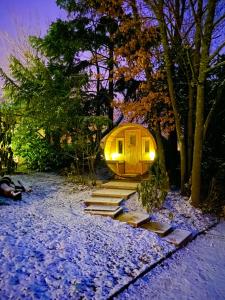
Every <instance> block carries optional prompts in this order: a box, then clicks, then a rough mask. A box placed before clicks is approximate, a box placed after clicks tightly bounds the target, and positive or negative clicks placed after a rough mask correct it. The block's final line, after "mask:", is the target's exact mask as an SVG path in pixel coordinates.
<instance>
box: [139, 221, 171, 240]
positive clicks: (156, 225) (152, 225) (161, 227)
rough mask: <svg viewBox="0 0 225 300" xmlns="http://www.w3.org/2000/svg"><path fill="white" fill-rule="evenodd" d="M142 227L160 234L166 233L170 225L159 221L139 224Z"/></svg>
mask: <svg viewBox="0 0 225 300" xmlns="http://www.w3.org/2000/svg"><path fill="white" fill-rule="evenodd" d="M141 227H142V228H144V229H147V230H150V231H152V232H155V233H157V234H159V235H160V236H164V235H166V234H167V233H168V232H169V231H170V230H171V229H172V227H171V226H170V225H169V224H167V223H161V222H153V221H150V222H147V223H145V224H143V225H142V226H141Z"/></svg>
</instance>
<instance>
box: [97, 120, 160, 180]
mask: <svg viewBox="0 0 225 300" xmlns="http://www.w3.org/2000/svg"><path fill="white" fill-rule="evenodd" d="M102 147H103V148H104V156H105V160H106V163H107V165H108V166H109V168H110V169H111V170H112V171H113V172H114V173H116V174H117V175H119V176H121V177H136V176H140V175H143V174H144V173H146V172H147V171H148V170H149V167H150V165H151V164H152V162H153V161H154V159H155V152H156V143H155V140H154V138H153V136H152V135H151V133H150V132H149V131H148V130H147V129H146V128H145V127H143V126H141V125H139V124H131V123H127V124H122V125H120V126H118V127H116V128H115V129H113V130H112V131H111V132H110V133H109V134H108V135H107V136H106V137H105V138H104V140H103V142H102Z"/></svg>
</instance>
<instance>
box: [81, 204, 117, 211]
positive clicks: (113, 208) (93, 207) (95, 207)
mask: <svg viewBox="0 0 225 300" xmlns="http://www.w3.org/2000/svg"><path fill="white" fill-rule="evenodd" d="M119 207H120V206H110V205H89V206H88V207H85V209H84V210H85V211H94V210H97V211H100V210H101V211H116V210H117V209H118V208H119Z"/></svg>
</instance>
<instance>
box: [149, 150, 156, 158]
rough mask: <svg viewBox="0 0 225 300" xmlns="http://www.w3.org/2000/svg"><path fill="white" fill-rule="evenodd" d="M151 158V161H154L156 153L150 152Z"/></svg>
mask: <svg viewBox="0 0 225 300" xmlns="http://www.w3.org/2000/svg"><path fill="white" fill-rule="evenodd" d="M149 157H150V159H151V160H154V159H155V151H150V152H149Z"/></svg>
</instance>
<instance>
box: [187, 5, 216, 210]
mask: <svg viewBox="0 0 225 300" xmlns="http://www.w3.org/2000/svg"><path fill="white" fill-rule="evenodd" d="M215 7H216V0H209V2H208V7H207V12H208V13H207V16H206V21H205V26H204V31H203V38H202V51H201V58H200V68H199V76H198V85H197V99H196V118H195V137H194V153H193V165H192V188H191V201H192V205H194V206H196V207H198V206H199V204H200V192H201V163H202V149H203V129H204V127H203V126H204V100H205V99H204V98H205V95H204V92H205V87H204V85H205V80H206V70H207V68H208V63H209V48H210V45H211V39H212V30H213V20H214V16H215Z"/></svg>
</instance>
